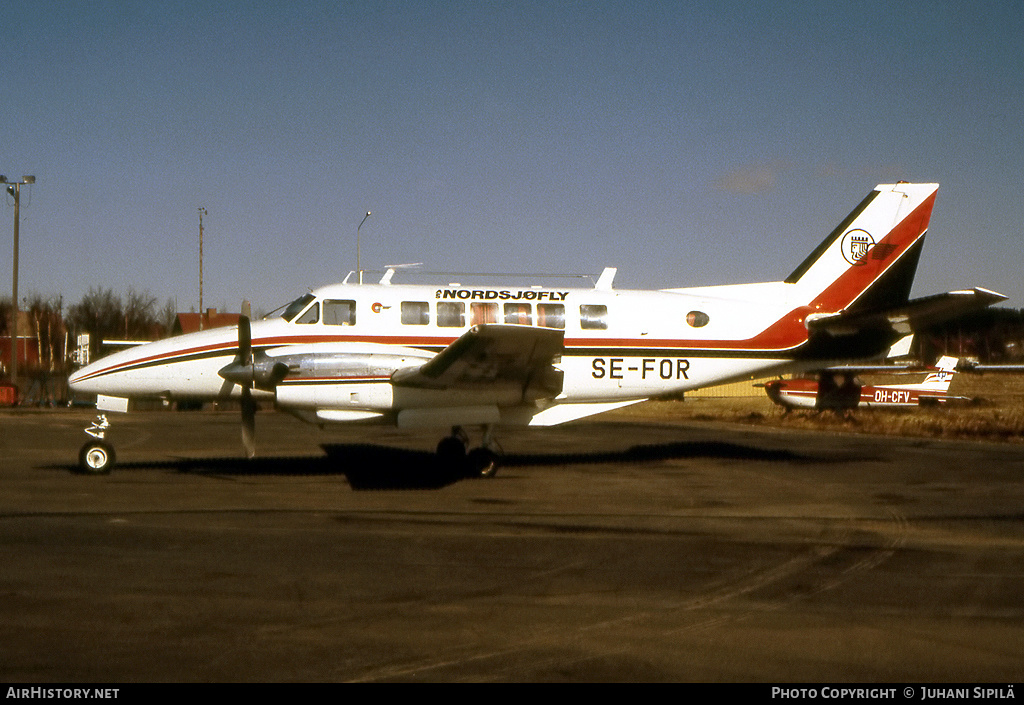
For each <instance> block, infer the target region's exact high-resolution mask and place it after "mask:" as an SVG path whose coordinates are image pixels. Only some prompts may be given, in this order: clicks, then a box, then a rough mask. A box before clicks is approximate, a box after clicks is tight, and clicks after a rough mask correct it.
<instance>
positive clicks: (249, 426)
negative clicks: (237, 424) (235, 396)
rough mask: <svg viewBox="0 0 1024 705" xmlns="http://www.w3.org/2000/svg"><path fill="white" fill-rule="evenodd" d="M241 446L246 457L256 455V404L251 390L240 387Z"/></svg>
mask: <svg viewBox="0 0 1024 705" xmlns="http://www.w3.org/2000/svg"><path fill="white" fill-rule="evenodd" d="M242 446H243V447H244V448H245V455H246V457H248V458H252V457H253V456H255V455H256V402H255V401H253V399H252V389H251V388H249V387H246V386H243V387H242Z"/></svg>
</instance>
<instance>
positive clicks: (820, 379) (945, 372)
mask: <svg viewBox="0 0 1024 705" xmlns="http://www.w3.org/2000/svg"><path fill="white" fill-rule="evenodd" d="M957 362H958V360H957V358H955V357H949V356H943V357H941V358H939V361H938V362H936V363H935V367H934V368H932V371H931V372H929V373H928V375H927V376H926V377H925V379H924V381H923V382H918V383H916V384H882V385H874V386H872V385H867V384H863V383H861V382H860V381H859V380H858V379H857V377H856V375H857V374H858V373H863V372H889V373H891V372H893V371H894V369H896V368H893V367H888V368H887V367H870V368H856V367H846V368H844V367H839V368H832V369H826V370H822V371H821V372H820V373H819V374H818V375H817V376H816V377H815V379H800V378H796V379H773V380H771V381H770V382H765V384H764V390H765V392H766V393H767V394H768V398H769V399H771V400H772V401H773V402H775V403H776V404H778V405H780V406H784V407H786V409H814V410H817V411H824V410H832V411H842V410H848V409H879V408H884V409H900V408H903V409H905V408H908V407H917V406H927V405H931V404H942V403H945V402H947V401H950V400H951V399H954V397H949V396H947V392H948V391H949V383H950V382H951V381H952V380H953V375H954V374H956V366H957Z"/></svg>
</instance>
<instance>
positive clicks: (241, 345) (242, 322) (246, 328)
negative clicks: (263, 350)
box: [238, 316, 252, 365]
mask: <svg viewBox="0 0 1024 705" xmlns="http://www.w3.org/2000/svg"><path fill="white" fill-rule="evenodd" d="M238 357H239V362H241V363H242V364H243V365H251V364H252V326H250V325H249V318H248V317H247V316H239V318H238Z"/></svg>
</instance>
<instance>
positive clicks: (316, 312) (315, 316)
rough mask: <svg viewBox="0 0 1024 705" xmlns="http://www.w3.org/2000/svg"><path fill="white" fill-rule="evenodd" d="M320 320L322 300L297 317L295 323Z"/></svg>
mask: <svg viewBox="0 0 1024 705" xmlns="http://www.w3.org/2000/svg"><path fill="white" fill-rule="evenodd" d="M319 320H320V302H317V303H315V304H313V305H312V306H310V307H309V308H307V309H306V312H305V313H303V314H302V315H301V316H299V317H298V318H296V319H295V321H294V323H316V322H317V321H319Z"/></svg>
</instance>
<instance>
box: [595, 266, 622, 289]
mask: <svg viewBox="0 0 1024 705" xmlns="http://www.w3.org/2000/svg"><path fill="white" fill-rule="evenodd" d="M617 271H619V270H618V269H617V268H615V267H605V268H604V271H603V272H601V276H600V277H598V279H597V283H596V284H594V288H595V289H600V290H602V291H611V290H612V282H613V281H615V273H616V272H617Z"/></svg>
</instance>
